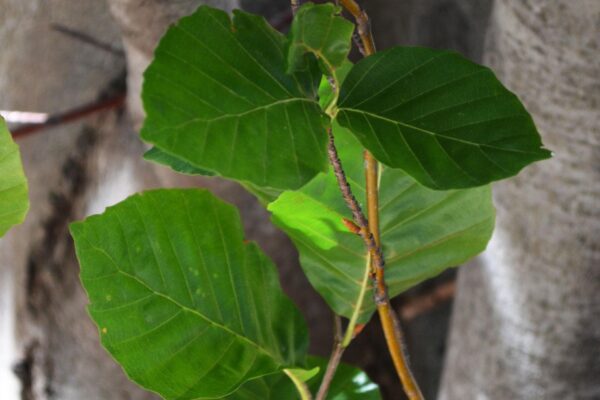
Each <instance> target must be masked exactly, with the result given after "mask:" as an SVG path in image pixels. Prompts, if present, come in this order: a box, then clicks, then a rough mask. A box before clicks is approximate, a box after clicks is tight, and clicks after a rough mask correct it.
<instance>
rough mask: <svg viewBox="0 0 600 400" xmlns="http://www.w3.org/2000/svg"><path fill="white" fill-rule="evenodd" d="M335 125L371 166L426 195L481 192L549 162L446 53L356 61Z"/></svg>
mask: <svg viewBox="0 0 600 400" xmlns="http://www.w3.org/2000/svg"><path fill="white" fill-rule="evenodd" d="M337 120H338V121H339V123H340V124H341V125H343V126H344V127H346V128H348V129H350V130H351V131H352V132H353V133H354V134H355V135H356V137H357V138H358V139H359V140H360V141H361V143H362V144H363V145H364V146H365V147H366V148H367V149H369V150H370V151H371V152H372V153H373V154H374V155H375V157H376V158H377V159H378V160H379V161H381V162H382V163H384V164H386V165H388V166H390V167H393V168H401V169H403V170H404V171H406V172H407V173H408V174H410V175H411V176H412V177H414V178H415V179H416V180H417V181H419V182H420V183H421V184H423V185H425V186H428V187H430V188H434V189H455V188H465V187H474V186H481V185H484V184H486V183H489V182H491V181H495V180H499V179H503V178H507V177H510V176H513V175H515V174H517V173H518V172H519V171H520V170H521V169H522V168H523V167H525V166H526V165H528V164H530V163H532V162H534V161H537V160H542V159H545V158H549V157H550V152H549V151H548V150H546V149H544V148H542V142H541V139H540V136H539V134H538V132H537V130H536V128H535V125H534V123H533V120H532V119H531V116H530V115H529V113H528V112H527V110H526V109H525V107H523V105H522V104H521V102H520V101H519V99H518V98H517V97H516V96H515V95H514V94H513V93H511V92H510V91H509V90H507V89H506V88H505V87H504V86H502V84H501V83H500V81H498V79H497V78H496V77H495V75H494V73H493V72H492V71H491V70H490V69H489V68H486V67H483V66H481V65H477V64H475V63H473V62H471V61H469V60H467V59H466V58H464V57H462V56H461V55H459V54H458V53H454V52H451V51H440V50H433V49H427V48H418V47H399V48H394V49H390V50H387V51H383V52H380V53H377V54H375V55H373V56H370V57H368V58H366V59H363V60H361V61H360V62H359V63H357V64H356V65H355V66H354V68H353V69H352V71H351V72H350V74H348V76H347V78H346V80H345V81H344V84H343V85H342V89H341V93H340V99H339V113H338V115H337Z"/></svg>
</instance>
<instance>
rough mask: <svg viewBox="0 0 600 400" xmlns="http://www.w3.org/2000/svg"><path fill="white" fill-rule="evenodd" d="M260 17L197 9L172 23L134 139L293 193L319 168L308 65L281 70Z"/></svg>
mask: <svg viewBox="0 0 600 400" xmlns="http://www.w3.org/2000/svg"><path fill="white" fill-rule="evenodd" d="M286 48H287V43H286V38H285V37H284V36H283V35H281V34H280V33H278V32H277V31H275V30H274V29H273V28H271V27H270V26H269V25H268V24H267V23H266V21H265V20H264V19H263V18H262V17H258V16H254V15H251V14H247V13H244V12H242V11H235V12H234V18H233V21H231V20H230V19H229V16H228V15H227V14H226V13H225V12H223V11H221V10H216V9H213V8H210V7H206V6H202V7H200V8H199V9H198V11H196V12H195V13H194V14H192V15H190V16H188V17H185V18H182V19H181V20H180V21H179V22H178V23H177V24H176V25H174V26H172V27H171V28H170V29H169V30H168V32H167V33H166V35H165V36H164V37H163V38H162V40H161V42H160V44H159V46H158V48H157V49H156V53H155V58H154V60H153V61H152V63H151V65H150V66H149V67H148V69H147V70H146V73H145V75H144V87H143V92H142V99H143V102H144V107H145V109H146V113H147V118H146V121H145V123H144V127H143V128H142V133H141V135H142V138H143V139H144V140H146V141H148V142H150V143H152V144H154V145H155V146H156V147H158V148H159V149H160V150H163V151H165V152H167V153H169V154H171V155H173V156H176V157H177V158H179V159H182V160H184V161H186V162H188V163H190V164H191V165H193V166H194V167H197V168H200V169H202V170H209V171H212V172H214V173H216V174H218V175H221V176H223V177H226V178H231V179H236V180H240V181H248V182H251V183H253V184H255V185H257V186H266V187H271V188H278V189H295V188H298V187H300V186H302V185H303V184H305V183H306V182H308V181H309V180H310V179H311V178H313V177H314V176H315V175H316V174H317V173H318V172H320V171H324V170H325V169H326V167H327V156H326V142H327V137H326V136H327V135H326V134H325V127H326V126H327V124H328V123H329V122H328V120H327V118H326V117H325V116H324V114H323V113H322V111H321V110H320V107H319V104H318V102H317V99H316V96H317V95H316V90H317V87H318V84H319V79H320V73H319V70H318V68H315V64H316V63H315V62H312V63H310V62H308V61H307V62H305V64H304V66H303V68H302V69H299V70H298V71H296V72H295V73H294V74H286V54H285V51H286Z"/></svg>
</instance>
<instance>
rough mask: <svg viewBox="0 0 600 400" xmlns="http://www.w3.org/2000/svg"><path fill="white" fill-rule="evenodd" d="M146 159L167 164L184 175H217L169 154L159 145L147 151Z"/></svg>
mask: <svg viewBox="0 0 600 400" xmlns="http://www.w3.org/2000/svg"><path fill="white" fill-rule="evenodd" d="M144 160H147V161H151V162H154V163H156V164H161V165H165V166H167V167H169V168H171V169H172V170H173V171H175V172H179V173H181V174H184V175H202V176H214V175H215V173H214V172H212V171H208V170H206V169H202V168H198V167H195V166H194V165H192V164H190V163H189V162H187V161H185V160H182V159H181V158H177V157H176V156H174V155H172V154H169V153H167V152H166V151H163V150H161V149H159V148H158V147H153V148H151V149H150V150H148V151H147V152H145V153H144Z"/></svg>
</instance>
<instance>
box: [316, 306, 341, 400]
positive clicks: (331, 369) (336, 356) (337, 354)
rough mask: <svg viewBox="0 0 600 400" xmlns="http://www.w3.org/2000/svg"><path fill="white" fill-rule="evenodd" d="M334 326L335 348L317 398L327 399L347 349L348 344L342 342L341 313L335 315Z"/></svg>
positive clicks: (317, 399)
mask: <svg viewBox="0 0 600 400" xmlns="http://www.w3.org/2000/svg"><path fill="white" fill-rule="evenodd" d="M334 327H335V332H334V338H333V350H332V352H331V356H330V357H329V362H328V363H327V369H326V370H325V375H324V376H323V381H322V382H321V386H320V387H319V391H318V393H317V397H315V400H325V398H326V397H327V392H328V391H329V387H330V386H331V382H332V381H333V377H334V376H335V371H336V370H337V367H338V366H339V365H340V361H341V360H342V355H343V354H344V351H345V350H346V346H344V345H343V344H342V340H343V337H342V319H341V318H340V316H339V315H336V316H335V323H334Z"/></svg>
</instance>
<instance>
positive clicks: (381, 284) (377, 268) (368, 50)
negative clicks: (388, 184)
mask: <svg viewBox="0 0 600 400" xmlns="http://www.w3.org/2000/svg"><path fill="white" fill-rule="evenodd" d="M340 3H341V4H342V6H343V7H344V8H345V9H346V10H348V12H349V13H350V14H352V16H353V17H354V19H355V20H356V25H357V30H358V35H359V36H360V38H361V42H362V44H363V51H364V55H366V56H369V55H371V54H373V53H375V41H374V40H373V35H372V33H371V26H370V22H369V17H368V16H367V14H366V13H365V12H364V11H363V10H362V9H361V8H360V6H359V5H358V3H357V2H356V1H355V0H340ZM330 136H331V137H330V141H331V142H332V143H333V137H332V135H331V134H330ZM334 149H335V147H334ZM330 158H331V157H330ZM364 159H365V173H366V186H367V188H366V189H367V190H366V191H367V211H368V216H369V225H368V230H367V232H368V234H367V233H364V234H363V238H364V239H365V242H366V244H367V248H368V249H369V253H370V256H371V259H372V263H371V264H372V267H373V271H372V279H373V286H374V289H375V293H374V298H375V304H376V306H377V312H378V314H379V318H380V320H381V327H382V329H383V332H384V335H385V338H386V341H387V345H388V350H389V352H390V355H391V356H392V360H393V362H394V366H395V367H396V372H397V373H398V377H399V378H400V381H401V382H402V386H403V387H404V391H405V393H406V395H407V396H408V398H409V399H410V400H421V399H423V395H422V394H421V391H420V389H419V387H418V385H417V382H416V381H415V378H414V376H413V375H412V372H411V370H410V368H409V366H408V361H407V357H406V352H405V349H404V345H403V343H404V340H403V334H402V330H401V328H400V323H399V321H398V317H397V315H396V313H395V312H394V310H393V309H392V306H391V304H390V299H389V296H388V291H387V285H386V283H385V274H384V272H385V269H384V266H385V261H384V258H383V254H382V252H381V241H380V237H379V195H378V193H379V190H378V189H379V171H378V169H379V168H378V167H379V164H378V162H377V160H376V159H375V157H373V155H372V154H371V153H370V152H368V151H365V155H364ZM334 169H335V168H334ZM337 176H338V174H337V173H336V177H337ZM338 181H339V178H338ZM339 182H340V181H339ZM346 184H347V182H346ZM340 188H341V189H342V193H343V192H344V184H343V182H340ZM344 197H345V198H346V196H345V195H344ZM352 197H353V196H352ZM353 213H354V212H353ZM357 223H358V225H359V226H361V223H360V221H358V220H357ZM361 228H362V226H361ZM367 239H368V240H367Z"/></svg>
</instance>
